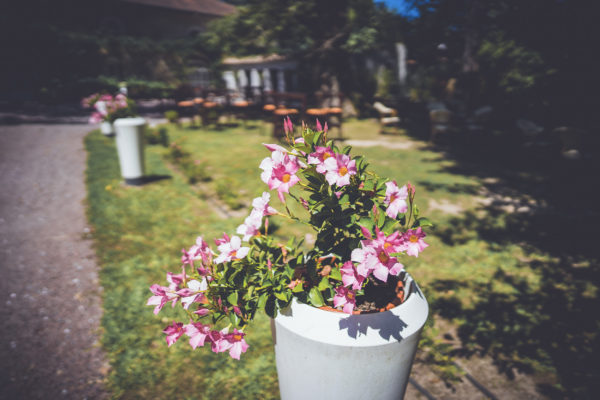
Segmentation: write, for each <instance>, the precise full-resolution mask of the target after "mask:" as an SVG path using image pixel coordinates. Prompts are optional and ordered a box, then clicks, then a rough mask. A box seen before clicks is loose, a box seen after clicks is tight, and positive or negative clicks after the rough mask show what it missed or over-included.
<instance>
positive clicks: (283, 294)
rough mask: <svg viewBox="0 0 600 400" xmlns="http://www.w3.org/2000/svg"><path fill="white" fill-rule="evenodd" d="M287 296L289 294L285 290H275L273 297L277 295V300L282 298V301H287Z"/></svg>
mask: <svg viewBox="0 0 600 400" xmlns="http://www.w3.org/2000/svg"><path fill="white" fill-rule="evenodd" d="M289 296H290V295H289V293H287V292H275V297H277V298H278V299H279V300H282V301H288V300H289Z"/></svg>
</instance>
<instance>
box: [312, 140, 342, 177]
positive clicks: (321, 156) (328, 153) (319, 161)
mask: <svg viewBox="0 0 600 400" xmlns="http://www.w3.org/2000/svg"><path fill="white" fill-rule="evenodd" d="M331 157H333V158H335V153H334V152H333V150H332V149H331V148H330V147H322V146H315V152H314V153H310V154H309V155H308V157H307V161H308V163H309V164H313V165H316V166H317V167H316V170H317V172H318V173H320V174H325V173H327V169H326V168H325V165H324V164H323V163H324V162H325V160H327V159H328V158H331Z"/></svg>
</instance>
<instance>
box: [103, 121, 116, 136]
mask: <svg viewBox="0 0 600 400" xmlns="http://www.w3.org/2000/svg"><path fill="white" fill-rule="evenodd" d="M100 132H102V133H103V134H104V135H106V136H111V135H112V134H113V133H115V132H114V130H113V126H112V124H111V123H110V122H108V121H104V122H101V123H100Z"/></svg>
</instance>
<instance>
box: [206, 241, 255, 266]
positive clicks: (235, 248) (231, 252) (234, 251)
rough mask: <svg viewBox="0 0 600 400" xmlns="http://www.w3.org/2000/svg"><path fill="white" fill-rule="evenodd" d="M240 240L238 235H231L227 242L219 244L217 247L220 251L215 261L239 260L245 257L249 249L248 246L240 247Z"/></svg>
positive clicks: (218, 262) (219, 262)
mask: <svg viewBox="0 0 600 400" xmlns="http://www.w3.org/2000/svg"><path fill="white" fill-rule="evenodd" d="M241 244H242V240H241V239H240V238H239V237H238V236H232V237H231V240H230V241H229V242H224V243H222V244H220V245H219V247H218V249H219V251H220V252H221V254H219V256H218V257H217V258H215V263H217V264H221V263H224V262H228V261H233V260H239V259H241V258H244V257H246V255H247V254H248V252H249V251H250V248H249V247H241Z"/></svg>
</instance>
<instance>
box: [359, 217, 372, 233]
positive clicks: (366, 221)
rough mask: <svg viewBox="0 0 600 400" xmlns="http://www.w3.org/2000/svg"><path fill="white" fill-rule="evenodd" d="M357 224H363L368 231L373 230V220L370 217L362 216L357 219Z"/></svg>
mask: <svg viewBox="0 0 600 400" xmlns="http://www.w3.org/2000/svg"><path fill="white" fill-rule="evenodd" d="M358 224H359V225H360V226H364V227H365V228H367V229H368V230H369V231H370V232H373V226H374V225H375V223H374V222H373V220H372V219H371V218H370V217H362V218H361V219H360V220H359V221H358Z"/></svg>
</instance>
